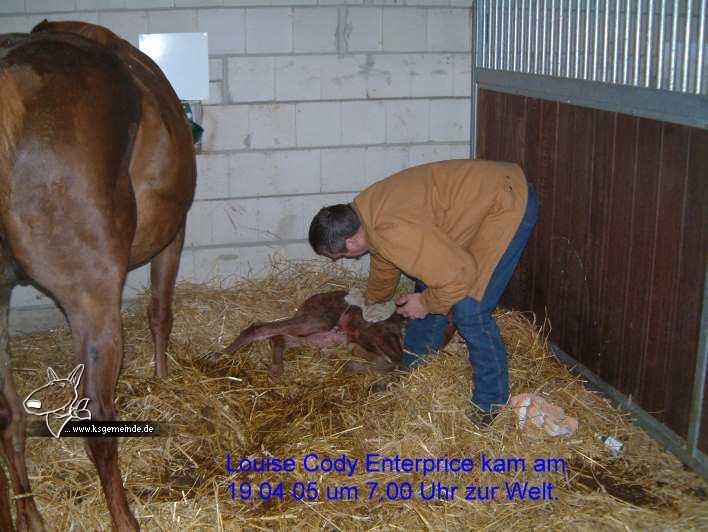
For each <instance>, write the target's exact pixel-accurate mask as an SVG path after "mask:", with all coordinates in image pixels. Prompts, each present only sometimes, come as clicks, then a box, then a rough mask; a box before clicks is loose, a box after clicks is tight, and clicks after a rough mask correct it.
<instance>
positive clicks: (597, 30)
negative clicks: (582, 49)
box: [592, 0, 600, 81]
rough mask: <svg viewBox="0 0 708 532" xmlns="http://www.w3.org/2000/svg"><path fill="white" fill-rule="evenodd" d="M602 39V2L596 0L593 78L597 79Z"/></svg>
mask: <svg viewBox="0 0 708 532" xmlns="http://www.w3.org/2000/svg"><path fill="white" fill-rule="evenodd" d="M599 41H600V2H599V0H595V37H594V38H593V41H592V80H593V81H597V56H598V50H597V49H598V43H599Z"/></svg>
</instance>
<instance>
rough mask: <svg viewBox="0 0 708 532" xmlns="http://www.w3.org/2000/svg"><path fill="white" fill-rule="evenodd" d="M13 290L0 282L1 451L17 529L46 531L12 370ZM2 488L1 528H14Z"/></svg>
mask: <svg viewBox="0 0 708 532" xmlns="http://www.w3.org/2000/svg"><path fill="white" fill-rule="evenodd" d="M4 266H5V265H4V264H0V270H2V269H3V267H4ZM5 269H6V268H5ZM4 273H5V272H0V277H2V278H3V281H4V278H6V277H7V275H4ZM11 292H12V285H11V284H7V283H6V282H2V281H0V385H1V387H0V432H1V433H2V450H3V453H2V454H4V456H5V460H6V461H7V464H8V469H9V471H10V476H11V478H12V486H13V491H14V495H15V501H16V509H17V529H18V530H43V529H44V527H43V524H42V518H41V517H40V515H39V512H38V511H37V507H36V506H35V503H34V499H33V498H32V489H31V487H30V483H29V478H28V477H27V468H26V466H25V428H26V423H25V413H24V411H23V409H22V401H21V399H20V397H19V396H18V395H17V391H16V390H15V385H14V383H13V380H12V374H11V371H10V352H9V348H8V336H9V331H8V323H7V321H8V320H7V318H8V313H9V306H10V293H11ZM0 476H1V477H2V479H0V485H1V484H4V485H5V486H7V484H6V480H5V473H4V472H3V471H2V470H1V469H0ZM2 491H5V494H4V495H3V496H2V497H3V499H4V500H0V529H1V530H12V518H11V516H10V513H9V510H10V503H9V501H8V499H7V489H6V488H5V489H4V490H2ZM8 523H9V528H8Z"/></svg>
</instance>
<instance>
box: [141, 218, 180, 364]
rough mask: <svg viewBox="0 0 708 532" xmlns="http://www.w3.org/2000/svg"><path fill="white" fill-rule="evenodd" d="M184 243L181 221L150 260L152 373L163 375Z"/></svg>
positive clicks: (149, 312)
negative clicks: (174, 233)
mask: <svg viewBox="0 0 708 532" xmlns="http://www.w3.org/2000/svg"><path fill="white" fill-rule="evenodd" d="M183 244H184V224H182V227H181V228H180V230H179V232H178V233H177V235H176V236H175V238H174V240H173V241H172V242H170V244H169V245H168V246H167V247H166V248H165V249H163V250H162V251H161V252H160V253H159V254H158V255H157V256H155V258H153V259H152V262H151V263H150V291H151V292H152V298H151V300H150V304H149V305H148V319H149V322H150V332H151V333H152V341H153V342H154V344H155V375H157V376H158V377H167V357H166V356H165V351H166V350H167V342H168V341H169V339H170V333H171V332H172V294H173V292H174V287H175V280H176V279H177V271H178V270H179V259H180V255H181V253H182V245H183Z"/></svg>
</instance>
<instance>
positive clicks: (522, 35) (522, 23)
mask: <svg viewBox="0 0 708 532" xmlns="http://www.w3.org/2000/svg"><path fill="white" fill-rule="evenodd" d="M525 45H526V0H521V15H520V17H519V70H520V71H521V72H526V65H525V64H524V63H525V61H526V54H525V53H524V46H525Z"/></svg>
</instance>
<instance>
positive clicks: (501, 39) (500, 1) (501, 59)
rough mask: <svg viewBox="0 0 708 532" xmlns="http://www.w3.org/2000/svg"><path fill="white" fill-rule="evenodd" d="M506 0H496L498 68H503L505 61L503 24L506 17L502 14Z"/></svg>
mask: <svg viewBox="0 0 708 532" xmlns="http://www.w3.org/2000/svg"><path fill="white" fill-rule="evenodd" d="M505 1H506V0H497V3H498V4H499V6H500V8H499V9H500V11H499V65H498V67H497V68H499V70H504V64H505V62H506V53H505V47H506V39H505V38H504V26H505V24H504V23H505V22H506V17H505V16H504V3H505Z"/></svg>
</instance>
